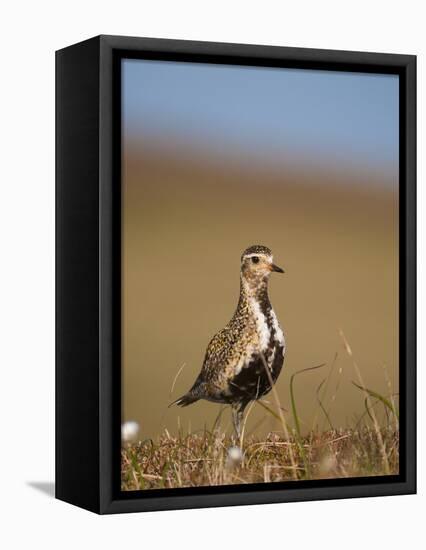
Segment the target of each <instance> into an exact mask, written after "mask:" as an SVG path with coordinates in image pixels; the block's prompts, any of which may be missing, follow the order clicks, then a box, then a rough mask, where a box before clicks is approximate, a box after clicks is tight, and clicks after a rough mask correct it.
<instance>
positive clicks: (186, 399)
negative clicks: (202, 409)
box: [169, 391, 199, 407]
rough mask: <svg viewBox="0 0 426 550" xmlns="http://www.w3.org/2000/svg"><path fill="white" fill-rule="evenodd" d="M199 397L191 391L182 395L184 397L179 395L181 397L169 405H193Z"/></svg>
mask: <svg viewBox="0 0 426 550" xmlns="http://www.w3.org/2000/svg"><path fill="white" fill-rule="evenodd" d="M198 400H199V397H196V396H195V395H193V394H192V393H191V392H190V391H189V392H188V393H185V395H182V397H179V399H176V401H173V402H172V403H170V405H169V407H171V406H172V405H179V407H187V406H188V405H191V403H195V401H198Z"/></svg>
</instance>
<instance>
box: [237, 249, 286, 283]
mask: <svg viewBox="0 0 426 550" xmlns="http://www.w3.org/2000/svg"><path fill="white" fill-rule="evenodd" d="M273 271H275V272H276V273H284V270H283V269H281V267H278V266H277V265H275V264H274V258H273V256H272V251H271V250H270V249H269V248H268V247H267V246H262V245H254V246H250V247H249V248H247V249H246V250H244V252H243V255H242V256H241V276H242V277H243V278H244V279H245V280H246V281H247V282H248V283H249V284H250V286H256V285H258V284H260V283H261V282H262V281H267V279H268V277H269V275H270V274H271V273H272V272H273Z"/></svg>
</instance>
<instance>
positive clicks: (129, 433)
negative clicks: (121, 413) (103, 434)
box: [121, 420, 139, 443]
mask: <svg viewBox="0 0 426 550" xmlns="http://www.w3.org/2000/svg"><path fill="white" fill-rule="evenodd" d="M138 433H139V424H138V423H137V422H135V421H134V420H128V421H127V422H124V423H123V424H122V425H121V440H122V441H124V442H125V443H129V442H130V441H134V440H135V439H136V438H137V436H138Z"/></svg>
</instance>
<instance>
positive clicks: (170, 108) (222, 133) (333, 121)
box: [122, 60, 399, 173]
mask: <svg viewBox="0 0 426 550" xmlns="http://www.w3.org/2000/svg"><path fill="white" fill-rule="evenodd" d="M122 84H123V95H122V97H123V127H124V132H125V136H126V137H127V138H130V139H135V140H137V139H140V138H142V139H152V140H155V141H159V140H160V141H164V140H165V139H166V140H173V141H174V142H177V143H180V144H182V145H185V146H188V147H191V148H195V149H200V150H203V149H204V150H207V151H209V152H211V153H213V154H219V155H221V154H226V155H229V154H230V152H231V153H232V154H235V155H236V156H238V155H249V156H250V157H251V158H263V159H265V158H272V159H274V160H278V161H279V160H280V159H282V158H287V159H288V158H292V157H294V158H295V159H297V160H298V161H299V162H300V160H302V161H303V159H304V160H305V161H306V162H307V163H312V162H322V163H333V164H339V165H340V164H347V165H349V166H357V165H360V164H361V165H363V166H364V167H368V168H374V169H376V170H379V171H382V170H383V171H385V172H386V173H389V172H392V173H395V171H397V169H398V131H399V130H398V101H399V96H398V77H397V76H396V75H379V74H366V73H365V74H364V73H345V72H337V71H336V72H335V71H311V70H301V69H276V68H264V67H259V68H257V67H243V66H231V65H210V64H202V63H180V62H164V61H145V60H124V61H123V81H122Z"/></svg>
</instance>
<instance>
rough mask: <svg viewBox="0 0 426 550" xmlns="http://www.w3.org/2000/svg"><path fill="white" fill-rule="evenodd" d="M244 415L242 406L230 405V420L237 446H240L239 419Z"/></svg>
mask: <svg viewBox="0 0 426 550" xmlns="http://www.w3.org/2000/svg"><path fill="white" fill-rule="evenodd" d="M243 415H244V407H241V405H240V404H238V405H233V406H232V422H233V424H234V430H235V435H236V438H237V442H238V446H239V447H240V446H241V421H242V419H243Z"/></svg>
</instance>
